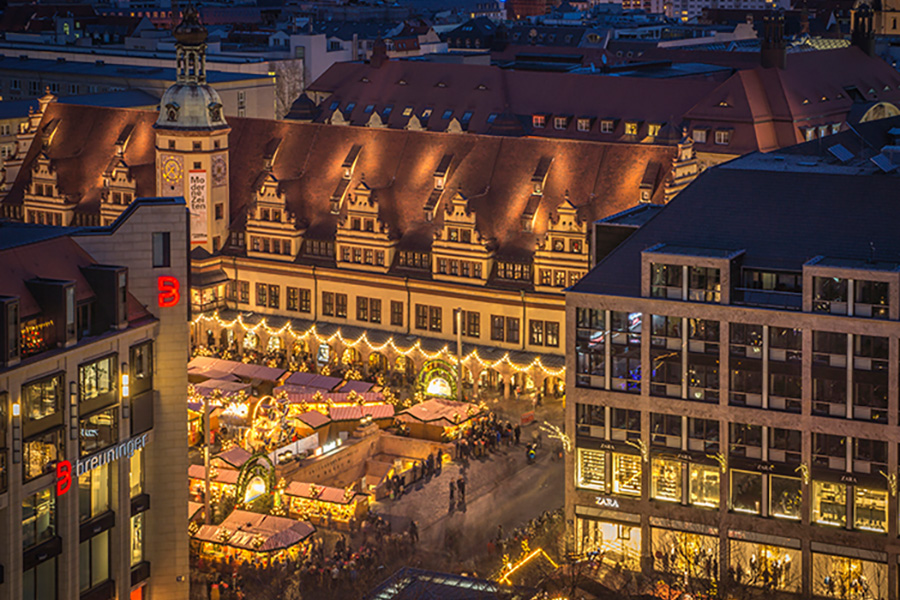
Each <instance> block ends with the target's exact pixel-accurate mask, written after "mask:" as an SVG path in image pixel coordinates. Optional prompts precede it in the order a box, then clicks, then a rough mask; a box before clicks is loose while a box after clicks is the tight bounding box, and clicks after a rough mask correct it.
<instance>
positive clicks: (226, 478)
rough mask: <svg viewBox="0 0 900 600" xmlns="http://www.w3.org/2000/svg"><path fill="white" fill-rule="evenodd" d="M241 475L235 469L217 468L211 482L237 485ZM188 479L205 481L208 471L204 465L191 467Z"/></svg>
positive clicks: (211, 476)
mask: <svg viewBox="0 0 900 600" xmlns="http://www.w3.org/2000/svg"><path fill="white" fill-rule="evenodd" d="M239 473H240V471H235V470H234V469H223V468H221V467H216V468H215V469H213V472H212V474H211V475H210V478H209V480H210V481H212V482H215V483H224V484H226V485H237V480H238V474H239ZM188 477H189V478H190V479H205V478H206V469H204V468H203V465H191V466H189V467H188Z"/></svg>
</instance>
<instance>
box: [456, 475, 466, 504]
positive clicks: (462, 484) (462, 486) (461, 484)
mask: <svg viewBox="0 0 900 600" xmlns="http://www.w3.org/2000/svg"><path fill="white" fill-rule="evenodd" d="M456 487H457V488H458V489H459V502H460V504H465V503H466V480H465V479H463V478H462V477H460V478H459V479H457V480H456Z"/></svg>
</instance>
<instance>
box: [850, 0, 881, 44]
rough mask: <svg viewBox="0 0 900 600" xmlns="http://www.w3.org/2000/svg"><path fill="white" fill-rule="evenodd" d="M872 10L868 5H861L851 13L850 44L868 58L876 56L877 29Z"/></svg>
mask: <svg viewBox="0 0 900 600" xmlns="http://www.w3.org/2000/svg"><path fill="white" fill-rule="evenodd" d="M872 21H873V14H872V9H871V8H869V5H868V4H860V5H859V8H857V9H855V10H853V11H852V12H851V13H850V23H851V25H850V44H851V45H852V46H856V47H857V48H859V49H860V50H862V51H863V52H865V53H866V54H867V55H868V56H875V29H874V26H873V22H872Z"/></svg>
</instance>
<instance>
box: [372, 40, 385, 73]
mask: <svg viewBox="0 0 900 600" xmlns="http://www.w3.org/2000/svg"><path fill="white" fill-rule="evenodd" d="M387 60H388V55H387V44H385V43H384V40H383V39H381V38H380V37H379V38H378V39H376V40H375V42H374V43H373V44H372V58H370V59H369V64H371V65H372V66H373V67H375V68H376V69H378V68H379V67H381V65H383V64H384V63H385V61H387Z"/></svg>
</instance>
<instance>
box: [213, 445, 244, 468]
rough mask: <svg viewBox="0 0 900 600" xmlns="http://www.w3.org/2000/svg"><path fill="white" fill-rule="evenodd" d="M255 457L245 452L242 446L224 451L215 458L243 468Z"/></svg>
mask: <svg viewBox="0 0 900 600" xmlns="http://www.w3.org/2000/svg"><path fill="white" fill-rule="evenodd" d="M251 456H253V455H252V454H251V453H250V452H248V451H247V450H244V449H243V448H241V447H240V446H232V447H231V448H229V449H228V450H223V451H222V452H219V453H218V454H216V455H215V456H214V457H213V458H218V459H219V460H221V461H223V462H226V463H228V464H229V465H234V466H235V467H238V468H240V467H242V466H244V463H245V462H247V460H249V459H250V457H251Z"/></svg>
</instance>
